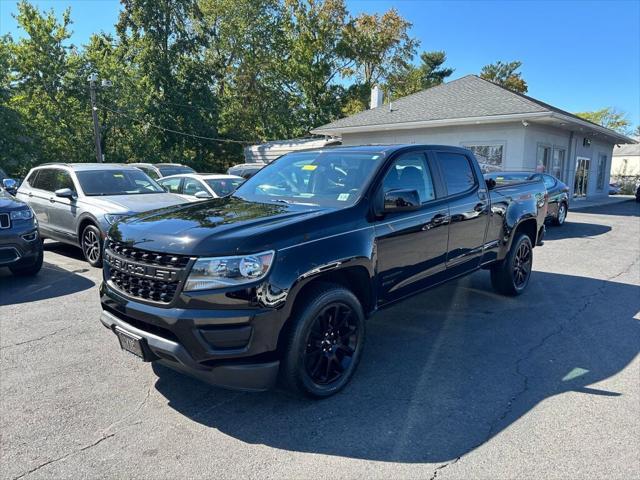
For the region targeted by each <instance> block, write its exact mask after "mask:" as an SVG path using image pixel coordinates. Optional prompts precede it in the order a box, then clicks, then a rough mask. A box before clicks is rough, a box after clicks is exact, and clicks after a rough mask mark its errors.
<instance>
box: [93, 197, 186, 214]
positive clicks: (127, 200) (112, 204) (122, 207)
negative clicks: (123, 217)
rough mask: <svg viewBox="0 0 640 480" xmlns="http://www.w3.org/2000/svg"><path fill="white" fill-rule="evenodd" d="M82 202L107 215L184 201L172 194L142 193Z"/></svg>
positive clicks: (138, 210) (97, 198) (134, 211)
mask: <svg viewBox="0 0 640 480" xmlns="http://www.w3.org/2000/svg"><path fill="white" fill-rule="evenodd" d="M84 202H85V203H87V204H89V205H91V206H92V207H97V208H100V209H102V210H104V211H105V212H107V213H139V212H147V211H149V210H156V209H158V208H163V207H169V206H172V205H179V204H183V203H185V200H184V198H182V197H180V196H178V195H174V194H173V193H142V194H137V195H106V196H96V197H85V199H84Z"/></svg>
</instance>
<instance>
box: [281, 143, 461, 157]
mask: <svg viewBox="0 0 640 480" xmlns="http://www.w3.org/2000/svg"><path fill="white" fill-rule="evenodd" d="M410 148H411V149H413V148H420V149H423V150H448V151H459V152H462V151H464V152H468V149H465V148H463V147H456V146H453V145H427V144H417V143H398V144H369V145H353V146H344V145H343V146H335V147H332V146H328V147H322V148H312V149H309V150H304V152H313V151H322V150H331V151H336V150H339V151H346V152H362V153H385V154H390V153H393V152H396V151H399V150H404V149H410ZM293 153H296V152H293Z"/></svg>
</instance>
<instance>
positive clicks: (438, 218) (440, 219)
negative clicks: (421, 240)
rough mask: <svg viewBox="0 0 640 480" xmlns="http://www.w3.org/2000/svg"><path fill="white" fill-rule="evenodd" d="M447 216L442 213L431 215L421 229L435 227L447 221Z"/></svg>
mask: <svg viewBox="0 0 640 480" xmlns="http://www.w3.org/2000/svg"><path fill="white" fill-rule="evenodd" d="M447 219H448V217H447V216H446V215H444V214H442V213H438V214H437V215H434V216H433V217H431V220H429V221H428V222H427V223H426V224H425V225H424V226H423V227H422V230H423V231H425V230H430V229H432V228H435V227H437V226H438V225H442V224H443V223H445V222H446V221H447Z"/></svg>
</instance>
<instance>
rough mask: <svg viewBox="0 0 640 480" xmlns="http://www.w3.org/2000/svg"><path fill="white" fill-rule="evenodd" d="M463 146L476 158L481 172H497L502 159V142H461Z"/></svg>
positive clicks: (500, 166)
mask: <svg viewBox="0 0 640 480" xmlns="http://www.w3.org/2000/svg"><path fill="white" fill-rule="evenodd" d="M462 145H463V146H464V147H465V148H468V149H469V150H471V151H472V152H473V154H474V155H475V157H476V158H477V159H478V163H479V164H480V168H481V169H482V173H490V172H499V171H500V170H502V165H503V160H504V144H502V143H489V144H487V143H466V144H465V143H463V144H462Z"/></svg>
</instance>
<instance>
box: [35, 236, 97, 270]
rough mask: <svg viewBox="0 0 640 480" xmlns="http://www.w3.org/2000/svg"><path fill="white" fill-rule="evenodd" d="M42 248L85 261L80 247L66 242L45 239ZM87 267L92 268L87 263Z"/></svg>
mask: <svg viewBox="0 0 640 480" xmlns="http://www.w3.org/2000/svg"><path fill="white" fill-rule="evenodd" d="M44 250H45V252H53V253H57V254H58V255H64V256H65V257H69V258H73V259H75V260H80V261H82V262H84V261H85V259H84V255H83V254H82V249H81V248H80V247H74V246H73V245H69V244H67V243H62V242H52V241H46V242H44ZM87 267H88V268H92V267H91V266H90V265H89V264H88V263H87Z"/></svg>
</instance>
